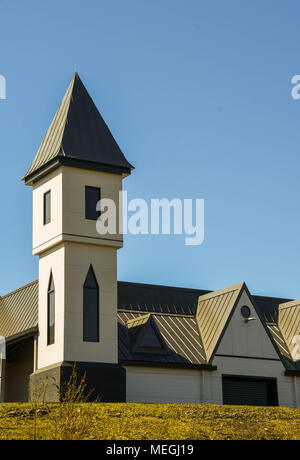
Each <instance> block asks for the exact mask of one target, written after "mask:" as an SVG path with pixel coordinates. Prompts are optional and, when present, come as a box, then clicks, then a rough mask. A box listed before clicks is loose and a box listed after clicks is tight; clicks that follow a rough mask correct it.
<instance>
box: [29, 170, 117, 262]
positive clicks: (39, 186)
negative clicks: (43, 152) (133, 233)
mask: <svg viewBox="0 0 300 460" xmlns="http://www.w3.org/2000/svg"><path fill="white" fill-rule="evenodd" d="M85 186H91V187H99V188H101V198H102V199H105V198H110V199H111V200H113V201H114V202H115V205H116V219H117V222H116V227H117V234H108V235H100V234H99V233H98V232H97V230H96V222H95V221H93V220H87V219H86V218H85ZM48 191H51V222H50V223H49V224H47V225H44V223H43V197H44V193H46V192H48ZM121 191H122V176H121V175H120V174H111V173H106V172H99V171H90V170H85V169H79V168H72V167H69V166H68V167H67V166H63V167H60V168H58V169H56V170H55V171H53V172H52V173H50V174H49V175H47V176H46V177H44V178H42V179H41V180H39V181H38V182H37V183H35V184H34V186H33V254H34V255H39V254H41V253H42V252H44V251H46V250H48V249H49V248H51V247H53V246H54V245H57V244H59V243H61V242H63V241H73V242H84V243H87V244H99V245H110V246H114V247H122V244H123V235H122V234H120V232H119V231H118V230H119V217H121V220H122V209H121V210H119V199H120V195H119V192H121ZM119 211H120V212H119Z"/></svg>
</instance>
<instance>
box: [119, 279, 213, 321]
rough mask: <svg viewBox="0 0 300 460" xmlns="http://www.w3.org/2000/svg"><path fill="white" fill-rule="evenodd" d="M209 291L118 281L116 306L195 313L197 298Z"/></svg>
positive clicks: (158, 311) (162, 311)
mask: <svg viewBox="0 0 300 460" xmlns="http://www.w3.org/2000/svg"><path fill="white" fill-rule="evenodd" d="M208 292H210V291H205V290H200V289H185V288H177V287H171V286H160V285H153V284H142V283H126V282H122V281H119V282H118V308H120V309H123V310H124V309H128V310H137V311H143V312H148V313H153V312H157V313H171V314H183V315H195V313H196V309H197V304H198V298H199V296H201V295H204V294H207V293H208Z"/></svg>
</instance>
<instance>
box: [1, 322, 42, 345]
mask: <svg viewBox="0 0 300 460" xmlns="http://www.w3.org/2000/svg"><path fill="white" fill-rule="evenodd" d="M37 332H38V327H37V326H35V327H32V328H31V329H27V330H26V331H22V332H19V333H18V334H14V335H11V336H9V337H5V343H6V345H10V344H11V343H16V342H20V341H21V340H24V339H27V338H29V337H33V336H34V335H36V334H37Z"/></svg>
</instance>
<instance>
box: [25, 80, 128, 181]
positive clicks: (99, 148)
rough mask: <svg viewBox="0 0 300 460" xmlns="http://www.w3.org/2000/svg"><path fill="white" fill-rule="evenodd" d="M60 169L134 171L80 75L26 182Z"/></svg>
mask: <svg viewBox="0 0 300 460" xmlns="http://www.w3.org/2000/svg"><path fill="white" fill-rule="evenodd" d="M59 165H70V166H75V167H80V168H86V169H96V170H101V171H108V172H116V173H124V174H130V172H131V169H133V166H132V165H131V164H130V163H129V162H128V161H127V160H126V158H125V156H124V154H123V153H122V151H121V150H120V148H119V146H118V144H117V143H116V141H115V139H114V138H113V136H112V134H111V132H110V130H109V128H108V126H107V125H106V123H105V121H104V120H103V118H102V116H101V115H100V113H99V111H98V109H97V107H96V105H95V104H94V102H93V100H92V98H91V97H90V95H89V93H88V92H87V90H86V88H85V86H84V85H83V83H82V81H81V80H80V78H79V76H78V74H77V73H75V75H74V77H73V79H72V81H71V83H70V85H69V87H68V89H67V92H66V94H65V96H64V98H63V100H62V102H61V104H60V106H59V109H58V111H57V113H56V115H55V117H54V119H53V121H52V123H51V125H50V127H49V129H48V131H47V133H46V136H45V138H44V140H43V142H42V144H41V146H40V148H39V150H38V152H37V154H36V156H35V158H34V160H33V162H32V164H31V166H30V168H29V169H28V171H27V173H26V174H25V176H24V179H25V181H26V183H28V184H31V183H32V182H33V181H34V180H37V178H39V177H41V175H43V174H46V173H47V172H49V170H51V169H54V168H55V167H58V166H59Z"/></svg>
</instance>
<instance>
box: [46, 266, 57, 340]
mask: <svg viewBox="0 0 300 460" xmlns="http://www.w3.org/2000/svg"><path fill="white" fill-rule="evenodd" d="M54 334H55V287H54V281H53V276H52V273H51V275H50V281H49V287H48V324H47V344H48V345H53V344H54Z"/></svg>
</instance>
